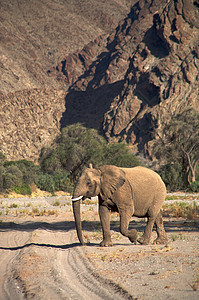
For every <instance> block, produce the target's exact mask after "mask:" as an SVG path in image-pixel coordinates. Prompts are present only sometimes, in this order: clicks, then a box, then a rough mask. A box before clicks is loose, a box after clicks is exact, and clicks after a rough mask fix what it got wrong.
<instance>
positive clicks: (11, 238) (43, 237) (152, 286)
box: [0, 194, 199, 300]
mask: <svg viewBox="0 0 199 300" xmlns="http://www.w3.org/2000/svg"><path fill="white" fill-rule="evenodd" d="M169 197H170V200H168V201H167V203H168V202H169V201H170V202H169V203H173V202H176V201H178V202H182V201H183V203H184V202H185V200H186V201H187V203H192V204H193V205H196V204H197V203H198V201H199V195H193V196H190V195H189V197H188V196H186V195H184V194H177V195H168V197H167V198H168V199H169ZM181 200H182V201H181ZM193 201H195V202H194V203H195V204H194V203H193ZM81 207H82V220H83V229H84V238H85V241H86V242H87V245H86V246H83V247H82V246H80V245H79V243H78V240H77V237H76V231H75V225H74V220H73V214H72V209H71V201H70V197H67V196H57V197H47V196H46V197H36V198H17V199H16V198H10V199H4V198H2V199H0V270H1V272H0V295H1V297H0V299H2V300H4V299H12V300H13V299H48V300H49V299H86V300H87V299H88V300H89V299H96V300H97V299H154V298H157V299H199V219H198V212H197V210H196V212H195V214H193V215H192V219H187V216H184V217H179V216H178V215H177V213H176V214H171V213H170V212H169V209H168V207H165V209H166V211H168V214H167V213H166V214H165V217H164V224H165V228H166V232H167V234H168V238H169V242H168V243H167V244H166V245H153V244H150V245H147V246H142V245H139V244H137V245H132V244H131V243H130V242H129V240H128V239H127V238H125V237H123V236H121V234H120V233H119V218H118V214H116V213H114V214H112V217H111V230H112V237H113V242H114V246H113V247H108V248H101V247H99V242H100V240H101V237H102V233H101V227H100V223H99V216H98V212H97V210H98V209H97V203H96V199H92V201H87V202H86V204H84V205H82V206H81ZM182 207H183V205H182ZM178 213H179V212H178ZM188 217H190V215H188ZM130 227H131V228H136V229H137V230H138V231H139V232H140V234H141V232H143V230H144V227H145V220H144V219H140V220H138V219H135V218H132V221H131V223H130ZM155 237H156V233H155V231H154V232H153V236H152V238H153V239H155Z"/></svg>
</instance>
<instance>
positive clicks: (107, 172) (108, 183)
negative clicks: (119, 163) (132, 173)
mask: <svg viewBox="0 0 199 300" xmlns="http://www.w3.org/2000/svg"><path fill="white" fill-rule="evenodd" d="M99 170H100V171H101V189H100V194H101V197H102V199H104V200H105V199H108V198H109V199H111V196H112V195H113V193H114V192H115V191H116V190H118V189H119V188H120V187H121V186H122V185H123V184H124V182H125V180H126V179H125V173H124V171H122V170H121V169H120V168H118V167H115V166H108V165H107V166H102V167H100V168H99Z"/></svg>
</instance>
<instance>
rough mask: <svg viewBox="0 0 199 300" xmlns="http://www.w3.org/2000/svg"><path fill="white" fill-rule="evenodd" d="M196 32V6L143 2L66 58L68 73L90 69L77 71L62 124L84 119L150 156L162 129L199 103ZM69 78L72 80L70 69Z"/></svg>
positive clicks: (187, 1) (198, 24) (198, 18)
mask: <svg viewBox="0 0 199 300" xmlns="http://www.w3.org/2000/svg"><path fill="white" fill-rule="evenodd" d="M198 29H199V14H198V2H196V1H190V0H184V1H181V0H178V1H160V0H154V1H139V2H137V3H136V4H135V5H134V6H133V7H132V8H131V11H130V13H129V15H128V16H127V18H126V19H124V20H123V21H122V22H120V24H119V26H118V27H117V28H116V30H115V31H113V32H112V34H111V35H109V36H108V37H107V38H106V39H104V40H103V41H102V39H101V40H100V42H101V44H100V43H99V41H98V40H97V41H96V43H94V44H91V45H88V46H87V47H84V49H83V50H82V51H81V52H79V53H78V55H77V54H75V55H74V56H70V58H69V57H67V58H66V60H65V62H66V64H65V66H66V68H64V67H63V68H62V71H63V73H62V74H66V72H67V71H68V70H69V71H70V68H68V67H67V62H68V61H69V60H73V59H75V58H76V61H77V66H81V70H83V69H84V72H83V73H82V75H81V76H79V74H78V73H77V76H76V77H75V76H74V73H71V78H72V77H73V78H74V79H76V78H78V79H77V81H76V82H75V83H74V84H73V85H72V86H71V88H70V90H69V92H68V94H67V96H66V111H65V113H64V115H63V118H62V125H63V126H65V125H67V124H70V123H73V122H77V121H80V122H82V123H84V124H86V126H88V127H95V128H98V129H99V130H100V131H101V132H103V133H104V135H105V136H106V137H107V139H108V140H109V141H125V142H127V143H130V144H132V145H133V148H134V151H135V152H143V153H144V154H145V155H148V156H151V155H152V154H151V145H152V143H153V139H154V138H156V137H157V133H158V132H160V131H161V127H162V125H163V124H165V122H167V121H168V120H169V119H170V118H171V117H172V115H173V114H176V113H178V112H179V111H181V110H182V109H184V108H185V106H194V107H195V108H197V107H198V105H199V100H198V79H199V78H198V67H199V61H198V58H199V48H198V40H199V30H198ZM99 47H100V48H101V51H100V52H101V53H100V54H99ZM95 48H97V51H96V50H95ZM78 58H79V62H78ZM74 69H75V68H74ZM74 69H73V70H74ZM77 69H78V68H77ZM57 70H59V71H60V70H61V68H60V66H59V67H58V69H57ZM58 73H59V72H58ZM66 77H67V82H70V73H69V72H68V73H67V76H66Z"/></svg>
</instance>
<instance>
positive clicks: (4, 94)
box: [0, 0, 135, 160]
mask: <svg viewBox="0 0 199 300" xmlns="http://www.w3.org/2000/svg"><path fill="white" fill-rule="evenodd" d="M134 2H135V1H134ZM131 5H132V1H131V0H106V1H101V2H100V5H99V1H98V0H85V1H79V0H56V1H55V0H43V1H40V0H29V1H26V0H1V1H0V82H1V84H0V115H1V123H0V129H1V130H0V151H3V152H4V153H5V154H6V156H7V157H8V158H9V159H22V158H26V159H34V160H37V158H38V156H39V153H40V150H41V148H42V147H43V146H45V145H46V144H50V142H51V141H52V140H53V138H54V137H55V136H56V135H57V133H58V132H59V130H60V120H61V117H62V113H63V112H64V111H65V95H66V92H67V88H68V86H64V91H65V93H63V91H62V84H60V81H58V80H57V79H55V78H53V77H50V76H49V75H48V70H49V69H50V68H51V67H52V66H56V64H58V63H59V62H60V61H62V60H63V58H64V57H65V56H66V55H69V54H71V53H73V52H75V51H77V50H79V49H81V48H82V47H83V46H84V45H85V44H88V43H89V42H90V41H93V40H95V38H97V37H98V36H100V35H107V34H108V33H109V32H110V31H112V30H114V29H115V27H116V26H117V24H118V22H119V21H120V20H121V19H123V18H124V17H125V16H126V14H127V13H128V11H129V10H130V7H131Z"/></svg>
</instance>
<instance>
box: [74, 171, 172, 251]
mask: <svg viewBox="0 0 199 300" xmlns="http://www.w3.org/2000/svg"><path fill="white" fill-rule="evenodd" d="M93 196H98V198H99V216H100V221H101V225H102V230H103V241H102V242H101V244H100V245H101V246H112V241H111V234H110V211H118V212H119V215H120V232H121V233H122V234H123V235H124V236H127V237H128V238H129V240H130V241H131V242H136V241H138V242H140V243H141V244H148V243H149V241H150V238H151V233H152V228H153V225H154V223H155V225H156V230H157V234H158V237H157V239H156V241H155V242H156V243H165V242H166V241H167V236H166V233H165V230H164V226H163V220H162V214H161V207H162V205H163V202H164V199H165V196H166V187H165V184H164V183H163V181H162V179H161V178H160V176H159V175H158V174H157V173H155V172H154V171H152V170H150V169H147V168H144V167H135V168H119V167H116V166H111V165H105V166H102V167H100V168H98V169H93V168H87V169H85V170H84V171H83V173H82V175H81V176H80V178H79V179H78V181H77V184H76V187H75V190H74V193H73V200H74V201H73V211H74V216H75V222H76V229H77V234H78V238H79V240H80V242H81V243H82V244H83V243H84V241H83V237H82V229H81V219H80V199H81V198H82V197H83V199H84V198H86V197H93ZM132 215H134V216H137V217H147V218H148V222H147V225H146V228H145V231H144V234H143V236H142V237H141V238H138V236H137V231H136V230H135V229H131V230H129V229H128V227H129V222H130V219H131V217H132Z"/></svg>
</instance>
